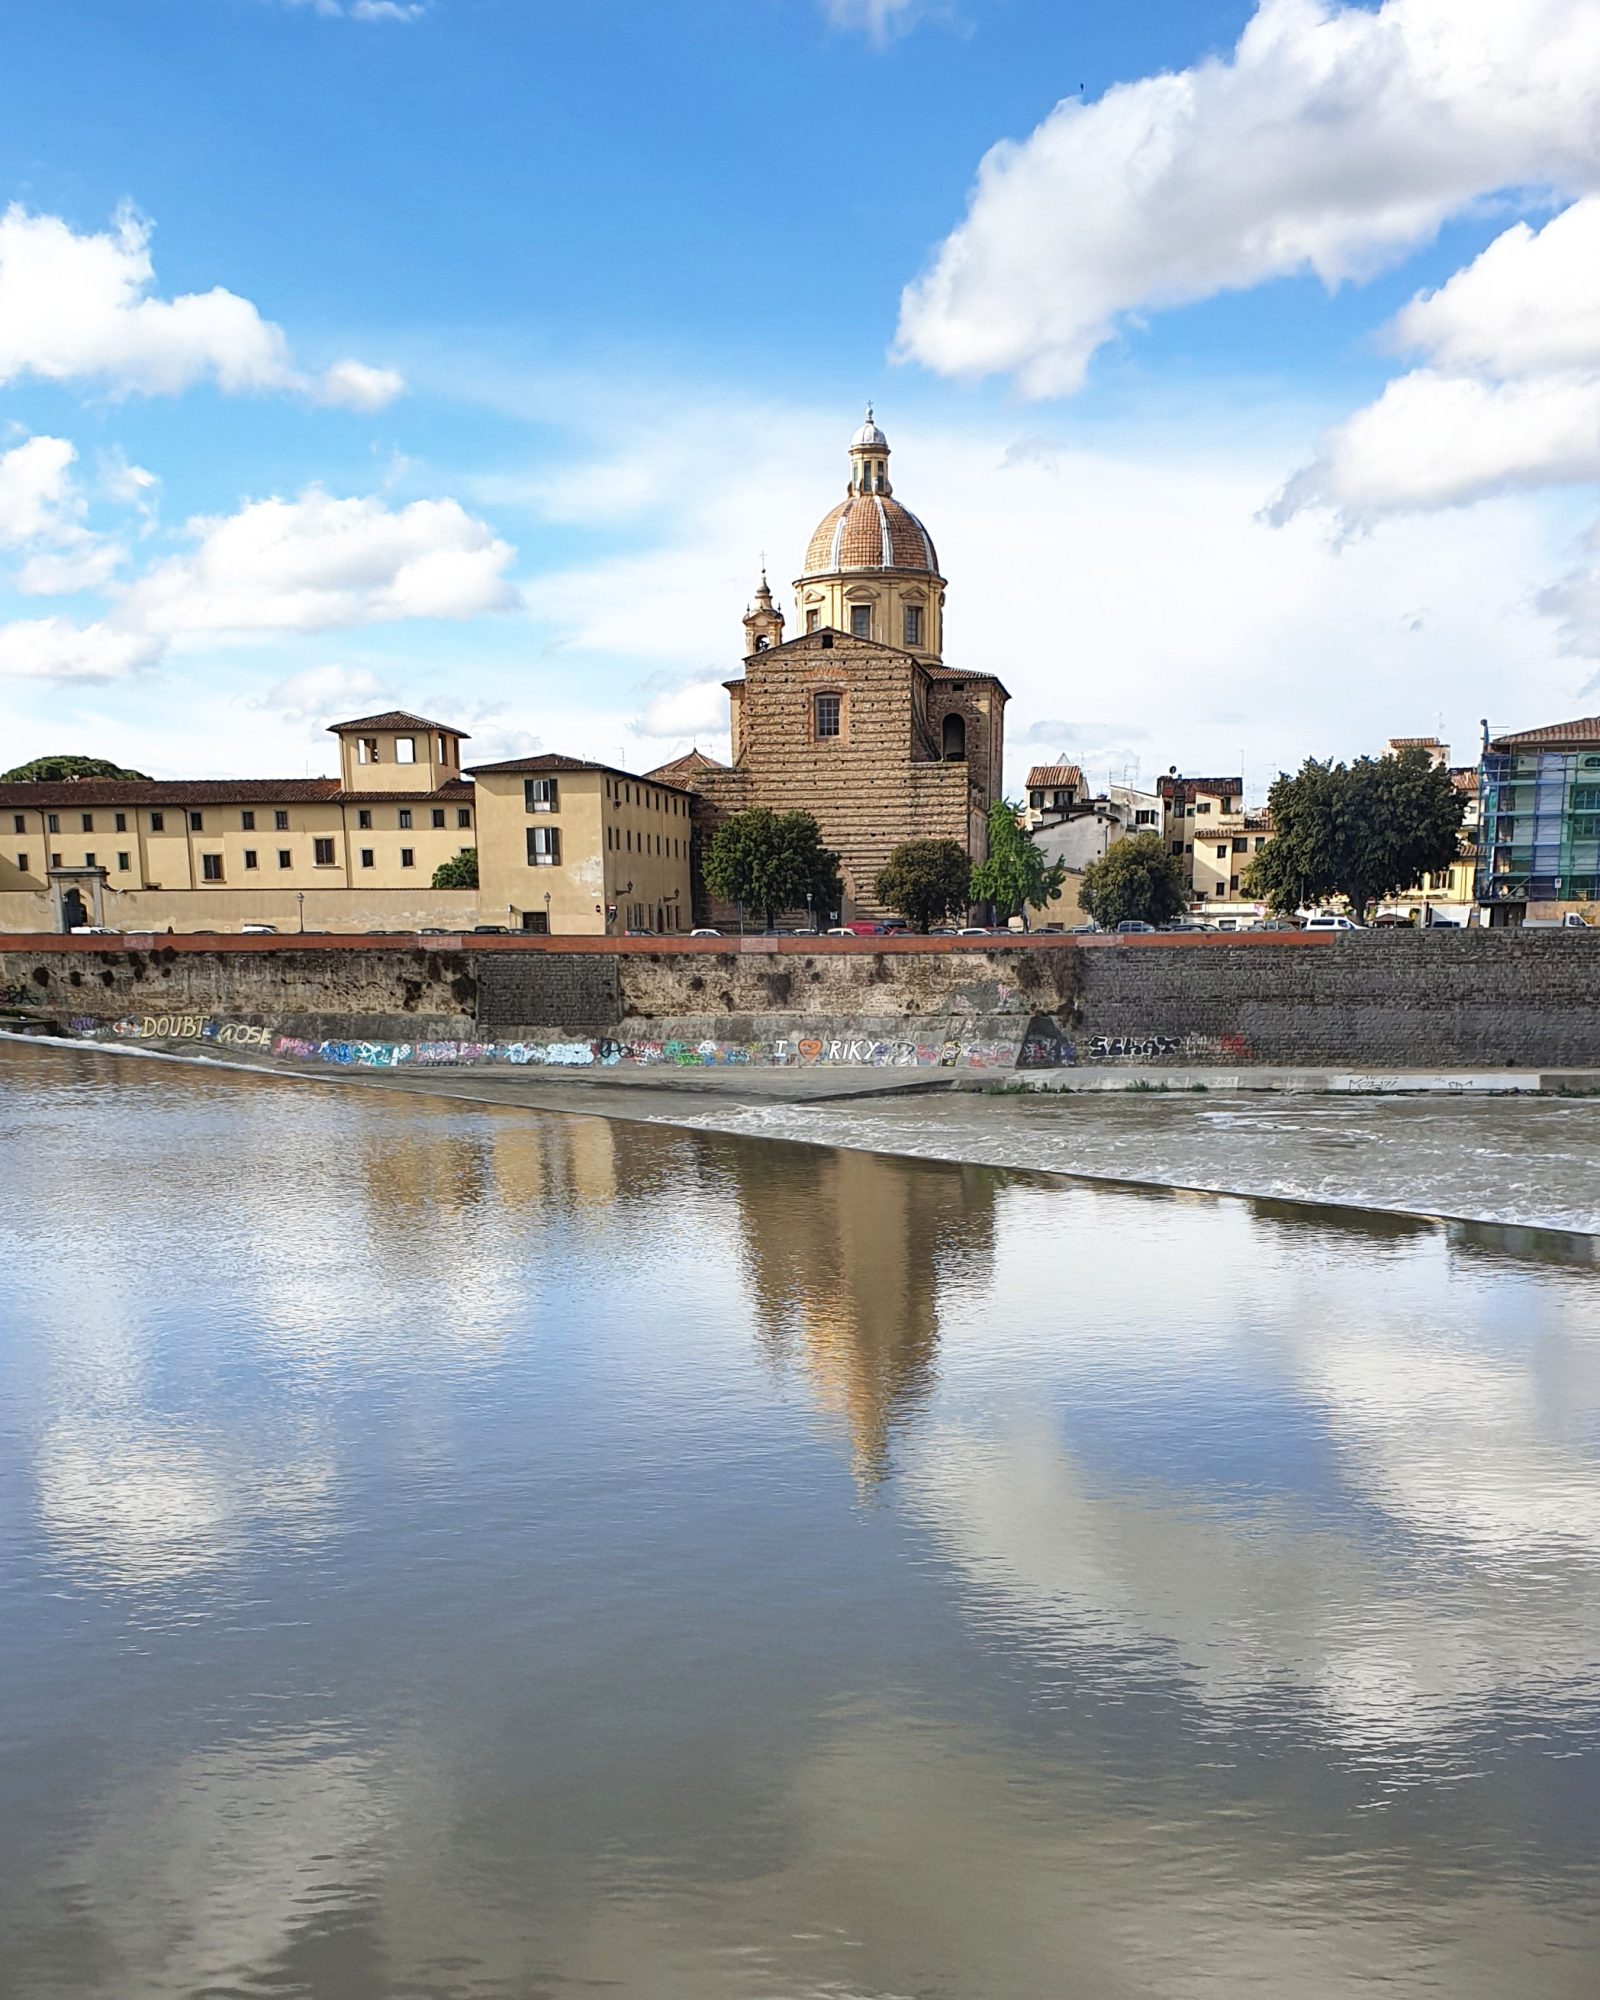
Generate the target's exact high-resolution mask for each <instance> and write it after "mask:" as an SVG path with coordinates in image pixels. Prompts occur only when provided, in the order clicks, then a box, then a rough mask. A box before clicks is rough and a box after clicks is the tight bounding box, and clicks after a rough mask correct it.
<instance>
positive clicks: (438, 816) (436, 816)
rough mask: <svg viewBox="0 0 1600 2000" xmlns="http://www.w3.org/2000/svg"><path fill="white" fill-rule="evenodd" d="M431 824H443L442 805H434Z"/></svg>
mask: <svg viewBox="0 0 1600 2000" xmlns="http://www.w3.org/2000/svg"><path fill="white" fill-rule="evenodd" d="M433 824H434V825H435V826H443V825H444V807H443V806H435V807H434V809H433Z"/></svg>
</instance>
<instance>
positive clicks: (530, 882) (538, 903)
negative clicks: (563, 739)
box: [471, 754, 693, 937]
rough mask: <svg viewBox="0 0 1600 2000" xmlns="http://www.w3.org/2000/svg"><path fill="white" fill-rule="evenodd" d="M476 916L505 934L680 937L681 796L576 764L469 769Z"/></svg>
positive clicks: (687, 820)
mask: <svg viewBox="0 0 1600 2000" xmlns="http://www.w3.org/2000/svg"><path fill="white" fill-rule="evenodd" d="M471 775H472V780H473V783H474V785H475V786H476V788H477V812H478V915H479V920H480V921H481V922H483V923H486V924H504V925H505V927H506V928H507V929H508V930H519V931H531V932H536V933H540V934H551V935H557V936H576V937H583V936H593V937H603V936H604V935H605V934H606V932H607V931H608V930H612V931H622V932H626V931H651V932H656V933H666V934H671V933H673V932H676V931H687V930H688V929H689V928H690V927H691V925H692V922H693V917H692V914H691V891H690V854H691V841H692V822H691V807H692V804H693V800H692V796H691V794H690V793H689V792H688V791H687V790H685V788H684V787H683V786H682V785H678V784H670V783H668V782H666V781H665V780H664V779H662V778H660V777H653V778H640V777H636V776H635V775H634V774H633V773H632V772H631V771H619V770H615V769H613V768H612V767H611V766H610V765H607V764H591V763H586V762H585V761H584V760H583V759H582V758H580V757H561V756H556V755H553V754H551V755H544V756H536V757H513V758H511V759H510V760H509V761H508V762H506V763H502V764H480V765H478V766H476V767H475V768H474V770H473V772H472V774H471Z"/></svg>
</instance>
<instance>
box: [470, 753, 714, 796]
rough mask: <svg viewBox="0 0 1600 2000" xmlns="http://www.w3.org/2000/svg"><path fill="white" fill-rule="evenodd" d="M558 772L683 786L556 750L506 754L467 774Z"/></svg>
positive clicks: (674, 788)
mask: <svg viewBox="0 0 1600 2000" xmlns="http://www.w3.org/2000/svg"><path fill="white" fill-rule="evenodd" d="M560 771H603V772H604V773H605V775H606V776H607V777H608V778H625V779H626V780H627V781H628V783H629V784H630V785H643V784H652V785H659V786H660V787H661V788H662V790H663V791H668V792H681V791H686V790H687V789H688V787H687V786H685V785H675V784H674V783H673V782H672V780H671V779H670V778H657V777H655V776H651V777H649V778H646V777H644V776H643V775H642V774H641V773H640V772H638V771H624V770H623V769H622V768H621V767H620V766H619V765H616V764H594V763H591V762H590V761H589V759H588V758H587V757H563V756H562V755H561V754H560V752H559V751H555V750H544V751H541V752H540V753H539V755H538V756H536V757H508V758H507V759H506V761H505V762H504V763H503V764H474V765H473V767H472V772H471V775H472V776H473V777H474V778H480V777H511V776H522V775H524V774H525V775H526V776H528V777H530V778H535V777H538V776H539V775H540V774H541V773H550V772H560Z"/></svg>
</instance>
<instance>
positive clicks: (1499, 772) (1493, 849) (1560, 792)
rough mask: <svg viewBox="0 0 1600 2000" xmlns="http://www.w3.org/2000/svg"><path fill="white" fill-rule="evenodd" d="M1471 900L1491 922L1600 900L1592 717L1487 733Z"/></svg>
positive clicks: (1561, 911) (1598, 736)
mask: <svg viewBox="0 0 1600 2000" xmlns="http://www.w3.org/2000/svg"><path fill="white" fill-rule="evenodd" d="M1477 898H1478V902H1479V904H1480V906H1481V907H1482V910H1483V913H1484V915H1485V917H1486V919H1487V921H1488V922H1489V923H1491V924H1493V925H1495V926H1497V927H1498V926H1503V925H1512V924H1520V923H1523V922H1525V921H1526V920H1527V919H1528V918H1529V917H1535V918H1551V917H1563V916H1566V915H1567V914H1568V913H1569V912H1576V913H1578V914H1582V915H1587V914H1588V913H1589V912H1591V911H1592V910H1594V908H1595V906H1596V905H1597V904H1600V715H1589V716H1581V717H1580V718H1579V719H1578V720H1577V721H1575V722H1558V723H1550V724H1547V725H1546V726H1544V727H1543V728H1538V729H1524V730H1519V731H1516V732H1514V733H1512V734H1509V735H1504V736H1497V737H1493V738H1488V737H1487V733H1486V740H1485V743H1484V749H1483V760H1482V763H1481V765H1480V767H1479V827H1478V859H1477Z"/></svg>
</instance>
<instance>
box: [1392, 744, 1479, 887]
mask: <svg viewBox="0 0 1600 2000" xmlns="http://www.w3.org/2000/svg"><path fill="white" fill-rule="evenodd" d="M1384 748H1385V750H1386V751H1387V752H1388V754H1390V755H1391V756H1393V755H1394V754H1396V753H1397V752H1399V751H1401V750H1425V751H1426V752H1427V754H1428V761H1429V762H1430V763H1431V764H1432V765H1433V766H1434V767H1435V769H1438V768H1440V767H1441V766H1442V767H1445V768H1449V770H1450V782H1451V784H1452V785H1454V786H1455V788H1456V790H1457V791H1458V792H1459V793H1460V794H1461V801H1462V806H1463V808H1464V810H1463V813H1462V819H1461V840H1460V845H1459V849H1458V852H1457V855H1456V859H1455V860H1454V862H1452V864H1451V865H1450V866H1449V867H1448V868H1441V869H1439V870H1438V871H1437V872H1436V873H1434V874H1432V875H1429V876H1428V877H1427V878H1426V879H1425V880H1424V881H1422V882H1420V883H1419V884H1418V885H1417V887H1416V888H1415V889H1407V890H1404V891H1403V892H1402V893H1401V894H1400V895H1398V896H1391V897H1389V898H1388V899H1387V900H1386V901H1385V902H1384V903H1383V905H1382V906H1381V908H1380V909H1379V910H1378V912H1377V914H1378V915H1379V916H1380V917H1383V916H1390V917H1393V916H1403V917H1405V918H1407V919H1408V920H1409V921H1410V922H1412V923H1417V924H1424V925H1427V924H1435V923H1445V924H1454V925H1457V926H1464V925H1466V924H1468V923H1469V922H1471V921H1474V920H1475V916H1474V913H1475V908H1476V886H1475V884H1476V876H1477V871H1478V767H1477V765H1476V764H1464V765H1456V766H1454V767H1451V766H1450V745H1449V744H1448V743H1442V742H1441V741H1440V740H1439V738H1438V737H1437V736H1391V737H1390V738H1389V741H1388V742H1387V743H1386V744H1385V745H1384Z"/></svg>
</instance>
